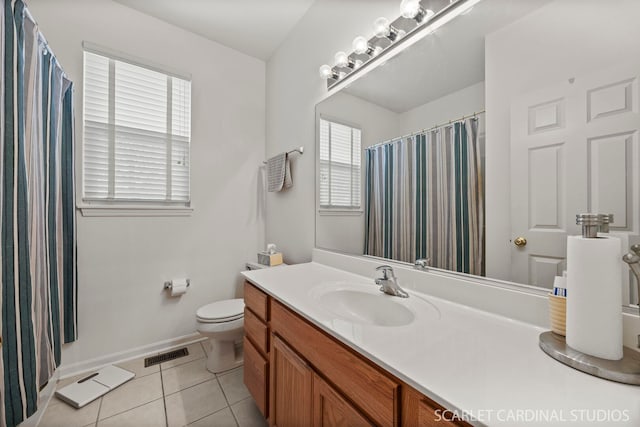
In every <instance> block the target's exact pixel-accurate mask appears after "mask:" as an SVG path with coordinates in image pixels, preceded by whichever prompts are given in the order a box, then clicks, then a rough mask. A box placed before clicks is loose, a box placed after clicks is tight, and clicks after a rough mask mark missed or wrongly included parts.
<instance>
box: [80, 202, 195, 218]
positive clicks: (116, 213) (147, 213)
mask: <svg viewBox="0 0 640 427" xmlns="http://www.w3.org/2000/svg"><path fill="white" fill-rule="evenodd" d="M77 208H78V209H79V210H80V213H81V214H82V216H84V217H162V216H165V217H176V216H191V214H192V213H193V207H190V206H127V205H88V204H78V206H77Z"/></svg>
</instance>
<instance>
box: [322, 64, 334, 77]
mask: <svg viewBox="0 0 640 427" xmlns="http://www.w3.org/2000/svg"><path fill="white" fill-rule="evenodd" d="M319 71H320V77H322V78H323V79H325V80H326V79H328V78H330V77H333V70H332V69H331V67H329V66H328V65H327V64H324V65H321V66H320V70H319Z"/></svg>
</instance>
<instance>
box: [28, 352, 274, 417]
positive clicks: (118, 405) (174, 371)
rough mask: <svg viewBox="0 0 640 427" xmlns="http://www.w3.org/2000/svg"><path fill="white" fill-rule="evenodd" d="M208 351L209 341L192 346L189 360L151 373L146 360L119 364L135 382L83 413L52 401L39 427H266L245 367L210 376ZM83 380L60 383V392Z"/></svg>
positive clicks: (85, 409)
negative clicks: (244, 378)
mask: <svg viewBox="0 0 640 427" xmlns="http://www.w3.org/2000/svg"><path fill="white" fill-rule="evenodd" d="M206 346H207V343H206V341H205V342H198V343H194V344H191V345H188V346H187V347H188V349H189V355H188V356H185V357H181V358H179V359H175V360H171V361H169V362H165V363H161V364H160V365H155V366H151V367H149V368H145V367H144V358H141V359H135V360H131V361H128V362H124V363H119V364H117V366H120V367H121V368H124V369H128V370H130V371H132V372H135V374H136V376H135V378H134V379H133V380H131V381H129V382H127V383H125V384H123V385H121V386H120V387H118V388H117V389H115V390H113V391H111V392H109V393H107V394H106V395H104V396H103V397H101V398H100V399H97V400H95V401H94V402H92V403H90V404H89V405H87V406H85V407H84V408H82V409H74V408H73V407H71V406H69V405H67V404H66V403H64V402H62V401H61V400H59V399H57V398H56V397H53V398H52V399H51V402H50V403H49V406H48V408H47V410H46V412H45V414H44V416H43V417H42V420H41V422H40V424H39V426H40V427H84V426H96V427H103V426H104V427H107V426H113V427H127V426H132V427H146V426H149V427H156V426H168V427H174V426H176V427H178V426H186V425H188V426H194V427H207V426H215V427H254V426H256V427H259V426H266V425H267V423H266V422H265V420H264V418H263V417H262V414H261V413H260V412H259V411H258V408H257V407H256V404H255V402H254V401H253V398H252V397H251V396H250V395H249V392H248V391H247V389H246V387H245V386H244V384H243V382H242V367H240V368H237V369H233V370H230V371H227V372H223V373H221V374H217V375H214V374H212V373H210V372H209V371H207V370H206V368H205V362H206ZM85 375H86V374H85ZM82 376H84V375H81V376H78V377H72V378H68V379H65V380H60V381H59V382H58V388H61V387H64V386H65V385H67V384H69V383H71V382H73V381H76V380H78V379H79V378H81V377H82Z"/></svg>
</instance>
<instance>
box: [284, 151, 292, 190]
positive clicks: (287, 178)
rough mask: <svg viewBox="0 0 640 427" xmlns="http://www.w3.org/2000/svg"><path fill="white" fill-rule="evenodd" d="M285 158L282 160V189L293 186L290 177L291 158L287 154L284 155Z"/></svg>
mask: <svg viewBox="0 0 640 427" xmlns="http://www.w3.org/2000/svg"><path fill="white" fill-rule="evenodd" d="M286 156H287V159H286V160H285V162H284V183H283V187H284V188H283V190H286V189H288V188H291V187H293V180H292V179H291V160H290V159H289V154H287V155H286Z"/></svg>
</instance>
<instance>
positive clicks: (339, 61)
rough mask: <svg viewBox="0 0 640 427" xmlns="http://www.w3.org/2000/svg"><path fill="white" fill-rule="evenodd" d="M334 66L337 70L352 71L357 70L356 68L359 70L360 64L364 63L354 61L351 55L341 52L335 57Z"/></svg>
mask: <svg viewBox="0 0 640 427" xmlns="http://www.w3.org/2000/svg"><path fill="white" fill-rule="evenodd" d="M333 64H334V67H336V68H349V69H351V70H355V69H356V68H358V67H359V66H360V64H362V61H360V60H358V59H355V60H354V59H353V58H351V57H350V56H349V55H347V54H346V53H345V52H342V51H340V52H338V53H336V56H335V57H334V63H333ZM347 71H348V70H347Z"/></svg>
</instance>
